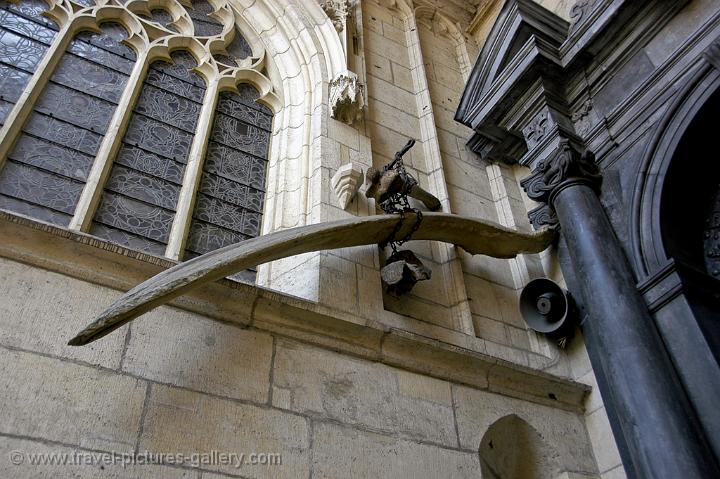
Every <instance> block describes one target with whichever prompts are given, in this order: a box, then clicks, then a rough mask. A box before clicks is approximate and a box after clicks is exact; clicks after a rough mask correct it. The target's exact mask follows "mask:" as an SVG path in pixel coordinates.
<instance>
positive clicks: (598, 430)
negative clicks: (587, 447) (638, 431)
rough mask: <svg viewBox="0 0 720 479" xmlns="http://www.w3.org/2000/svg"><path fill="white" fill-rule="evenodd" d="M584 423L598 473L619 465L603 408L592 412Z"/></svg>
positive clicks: (613, 439) (618, 457)
mask: <svg viewBox="0 0 720 479" xmlns="http://www.w3.org/2000/svg"><path fill="white" fill-rule="evenodd" d="M585 421H586V424H587V430H588V435H589V436H590V441H591V442H592V445H593V449H594V451H595V459H596V460H597V467H598V469H599V470H600V472H602V473H604V472H606V471H609V470H611V469H613V468H615V467H617V466H618V465H619V464H621V460H620V454H619V453H618V449H617V446H616V445H615V438H614V436H613V433H612V429H611V428H610V421H609V420H608V417H607V412H606V411H605V408H604V407H603V408H600V409H597V410H596V411H594V412H592V413H591V414H589V415H588V416H587V418H586V420H585Z"/></svg>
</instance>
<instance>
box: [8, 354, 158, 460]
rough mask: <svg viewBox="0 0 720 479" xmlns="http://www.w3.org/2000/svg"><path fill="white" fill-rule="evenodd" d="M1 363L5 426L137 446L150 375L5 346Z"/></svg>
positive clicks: (106, 446) (122, 448)
mask: <svg viewBox="0 0 720 479" xmlns="http://www.w3.org/2000/svg"><path fill="white" fill-rule="evenodd" d="M0 365H2V369H3V371H2V374H0V404H2V414H1V415H0V431H2V432H5V433H9V434H16V435H22V436H32V437H39V438H43V439H47V440H51V441H59V442H63V443H66V444H75V445H78V446H81V447H85V448H91V449H103V450H112V451H117V452H120V453H122V452H129V451H132V450H133V447H134V445H135V439H136V437H137V434H138V430H139V428H140V415H141V412H142V406H143V400H144V399H145V388H146V387H147V386H146V383H145V382H144V381H140V380H137V379H134V378H131V377H128V376H121V375H115V374H112V373H108V372H105V371H98V370H96V369H93V368H91V367H87V366H79V365H77V364H73V363H68V362H64V361H61V360H56V359H50V358H46V357H43V356H38V355H35V354H31V353H22V352H15V351H8V350H5V349H0Z"/></svg>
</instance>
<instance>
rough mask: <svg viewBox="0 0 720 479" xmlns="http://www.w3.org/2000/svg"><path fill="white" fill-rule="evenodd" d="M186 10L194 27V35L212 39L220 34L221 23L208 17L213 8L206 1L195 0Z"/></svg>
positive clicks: (221, 29)
mask: <svg viewBox="0 0 720 479" xmlns="http://www.w3.org/2000/svg"><path fill="white" fill-rule="evenodd" d="M186 10H187V12H188V14H189V15H190V18H191V19H192V22H193V26H194V27H195V35H197V36H199V37H212V36H215V35H219V34H221V33H222V31H223V25H222V23H220V22H219V21H217V20H215V19H214V18H212V17H210V16H208V15H209V14H210V13H212V12H213V11H214V8H213V6H212V5H210V2H208V1H207V0H195V1H193V2H192V8H186Z"/></svg>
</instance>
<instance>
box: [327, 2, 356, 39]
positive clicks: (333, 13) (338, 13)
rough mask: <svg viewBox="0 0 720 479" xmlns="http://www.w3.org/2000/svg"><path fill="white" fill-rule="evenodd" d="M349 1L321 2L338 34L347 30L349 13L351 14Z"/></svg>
mask: <svg viewBox="0 0 720 479" xmlns="http://www.w3.org/2000/svg"><path fill="white" fill-rule="evenodd" d="M349 3H350V2H349V1H348V0H321V1H320V6H321V7H322V9H323V10H324V11H325V14H326V15H327V16H328V18H330V21H331V22H332V24H333V26H334V27H335V30H337V32H338V33H340V32H342V31H343V30H345V23H346V21H347V17H348V13H349V12H350V5H349Z"/></svg>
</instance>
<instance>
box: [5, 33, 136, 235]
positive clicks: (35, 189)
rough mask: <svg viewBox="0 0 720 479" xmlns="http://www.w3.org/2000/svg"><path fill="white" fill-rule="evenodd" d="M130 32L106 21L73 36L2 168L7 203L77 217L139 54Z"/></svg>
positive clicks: (64, 218)
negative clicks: (128, 39)
mask: <svg viewBox="0 0 720 479" xmlns="http://www.w3.org/2000/svg"><path fill="white" fill-rule="evenodd" d="M38 25H39V24H38ZM43 28H44V27H43ZM126 37H127V31H126V30H125V29H124V28H123V27H122V26H120V25H119V24H117V23H105V24H103V25H101V26H100V32H99V33H95V32H82V33H80V34H78V35H77V36H75V38H74V39H73V40H72V41H71V42H70V44H69V46H68V47H67V50H66V51H65V53H64V54H63V56H62V58H61V59H60V62H59V64H58V66H57V68H56V70H55V72H54V73H53V75H52V77H51V78H50V81H49V82H48V84H47V86H46V87H45V89H44V90H43V91H42V93H41V95H40V97H39V98H38V100H37V102H36V103H35V108H34V110H33V112H32V113H31V114H30V117H29V118H28V121H27V122H26V123H25V125H24V128H23V130H22V133H21V134H20V136H19V137H18V139H17V142H16V143H15V146H14V148H13V149H12V150H11V151H10V153H9V155H8V158H7V162H6V163H5V165H4V167H3V168H2V170H0V208H5V209H9V210H12V211H16V212H19V213H22V214H27V215H30V216H33V217H36V218H40V219H42V220H45V221H48V222H51V223H55V224H59V225H62V226H67V225H68V224H69V222H70V218H71V217H72V215H73V212H74V210H75V206H76V205H77V202H78V199H79V197H80V194H81V192H82V189H83V187H84V183H85V181H86V179H87V175H88V172H89V171H90V168H91V166H92V162H93V159H94V157H95V154H96V153H97V151H98V147H99V146H100V143H101V142H102V138H103V136H104V135H105V132H106V130H107V127H108V124H109V122H110V119H111V118H112V116H113V114H114V112H115V108H116V107H117V103H118V99H119V98H120V95H121V94H122V92H123V89H124V86H125V83H126V82H127V79H128V76H129V74H130V72H131V71H132V68H133V65H134V62H135V53H134V51H133V50H132V49H131V48H129V47H127V46H125V45H123V44H121V43H120V42H121V41H122V40H123V39H124V38H126ZM36 58H37V56H36V55H33V61H32V63H34V64H37V61H39V60H36ZM30 63H31V62H27V63H26V64H27V65H29V64H30Z"/></svg>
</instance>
